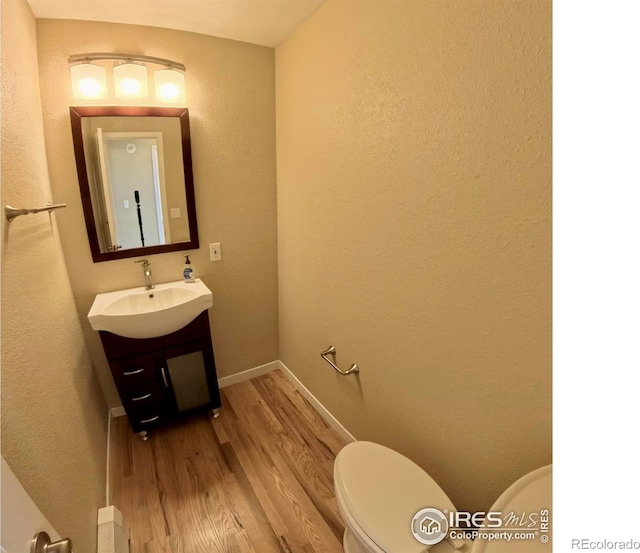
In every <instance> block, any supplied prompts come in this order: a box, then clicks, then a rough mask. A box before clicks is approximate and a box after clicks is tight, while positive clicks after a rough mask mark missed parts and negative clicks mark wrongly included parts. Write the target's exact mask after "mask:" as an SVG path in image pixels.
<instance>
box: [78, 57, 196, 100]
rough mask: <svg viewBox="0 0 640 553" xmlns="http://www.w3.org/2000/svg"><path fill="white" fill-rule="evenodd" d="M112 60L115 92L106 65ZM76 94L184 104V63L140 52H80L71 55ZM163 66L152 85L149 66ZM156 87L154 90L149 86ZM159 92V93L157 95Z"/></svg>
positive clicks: (154, 77) (86, 98)
mask: <svg viewBox="0 0 640 553" xmlns="http://www.w3.org/2000/svg"><path fill="white" fill-rule="evenodd" d="M93 62H107V65H108V63H109V62H110V63H111V67H112V73H113V93H112V94H108V92H107V84H106V71H107V68H105V67H104V65H100V64H96V63H93ZM69 64H70V65H71V67H70V72H71V88H72V91H73V97H74V98H77V99H80V100H95V99H107V101H113V100H114V99H115V102H117V103H121V102H122V101H123V100H125V101H126V100H130V99H143V98H149V101H150V102H152V103H156V104H171V105H184V103H185V86H184V72H185V71H186V68H185V66H184V65H182V64H181V63H178V62H175V61H171V60H167V59H163V58H155V57H152V56H143V55H139V54H110V53H96V54H77V55H74V56H70V57H69ZM154 65H156V66H161V67H162V69H157V70H155V71H153V77H152V79H153V84H152V86H151V87H149V85H148V82H147V80H148V77H147V75H148V70H150V69H151V68H150V67H149V66H154ZM150 88H151V89H152V92H150V91H149V89H150ZM154 93H155V94H154ZM154 95H155V97H154Z"/></svg>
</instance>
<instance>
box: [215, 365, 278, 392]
mask: <svg viewBox="0 0 640 553" xmlns="http://www.w3.org/2000/svg"><path fill="white" fill-rule="evenodd" d="M279 368H280V361H271V363H266V364H265V365H260V366H259V367H253V369H247V370H246V371H242V372H241V373H236V374H232V375H231V376H223V377H222V378H219V379H218V387H219V388H226V387H227V386H231V385H232V384H237V383H238V382H244V381H245V380H251V379H252V378H255V377H256V376H260V375H261V374H266V373H270V372H271V371H275V370H276V369H279Z"/></svg>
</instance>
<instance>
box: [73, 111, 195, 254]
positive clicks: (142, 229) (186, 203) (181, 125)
mask: <svg viewBox="0 0 640 553" xmlns="http://www.w3.org/2000/svg"><path fill="white" fill-rule="evenodd" d="M69 112H70V116H71V131H72V134H73V146H74V150H75V156H76V166H77V169H78V180H79V183H80V195H81V198H82V207H83V211H84V218H85V223H86V225H87V235H88V238H89V246H90V248H91V255H92V256H93V261H94V262H99V261H108V260H110V259H122V258H124V257H135V256H140V255H150V254H154V253H162V252H170V251H177V250H192V249H196V248H198V246H199V242H198V226H197V222H196V210H195V196H194V190H193V169H192V165H191V138H190V135H189V111H188V110H187V109H186V108H150V107H113V106H104V107H102V106H101V107H71V108H69Z"/></svg>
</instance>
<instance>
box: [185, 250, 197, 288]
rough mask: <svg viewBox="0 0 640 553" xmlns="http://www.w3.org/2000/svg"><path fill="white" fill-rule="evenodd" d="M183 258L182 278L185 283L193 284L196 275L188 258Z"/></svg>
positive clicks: (186, 256)
mask: <svg viewBox="0 0 640 553" xmlns="http://www.w3.org/2000/svg"><path fill="white" fill-rule="evenodd" d="M184 258H185V260H184V269H183V270H182V277H183V278H184V281H185V282H195V281H196V273H195V271H194V270H193V265H192V264H191V261H190V260H189V256H188V255H185V256H184Z"/></svg>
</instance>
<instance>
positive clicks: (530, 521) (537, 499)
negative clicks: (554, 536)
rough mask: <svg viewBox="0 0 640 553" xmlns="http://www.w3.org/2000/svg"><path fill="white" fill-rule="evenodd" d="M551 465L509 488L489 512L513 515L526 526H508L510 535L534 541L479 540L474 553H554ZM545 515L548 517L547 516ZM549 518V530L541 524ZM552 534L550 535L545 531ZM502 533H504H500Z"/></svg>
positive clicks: (473, 549)
mask: <svg viewBox="0 0 640 553" xmlns="http://www.w3.org/2000/svg"><path fill="white" fill-rule="evenodd" d="M551 485H552V477H551V465H547V466H545V467H542V468H539V469H536V470H534V471H532V472H530V473H528V474H526V475H524V476H523V477H522V478H520V479H519V480H517V481H516V482H514V483H513V484H512V485H511V486H509V487H508V488H507V489H506V490H505V491H504V492H503V493H502V495H501V496H500V497H499V498H498V500H497V501H496V502H495V503H494V504H493V506H492V507H491V509H490V511H499V512H500V513H502V516H503V517H505V516H507V517H508V516H510V513H513V514H514V515H515V516H516V517H520V520H522V521H523V522H522V523H520V524H518V523H517V522H512V523H510V524H508V525H506V526H505V531H507V532H510V533H512V532H518V533H532V534H533V536H532V539H525V540H511V541H507V540H505V539H497V540H490V541H489V540H486V539H485V540H483V539H480V538H477V539H476V540H475V541H474V542H473V547H472V548H471V553H513V551H517V552H518V553H551V550H552V545H551V543H552V540H551V499H552V493H551ZM545 511H546V514H545ZM544 516H547V517H548V522H549V525H548V527H547V528H545V527H544V524H543V525H542V526H541V523H543V522H544V521H543V520H542V518H543V517H544ZM547 529H548V530H549V531H548V532H547V531H545V530H547ZM500 530H502V529H500Z"/></svg>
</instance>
